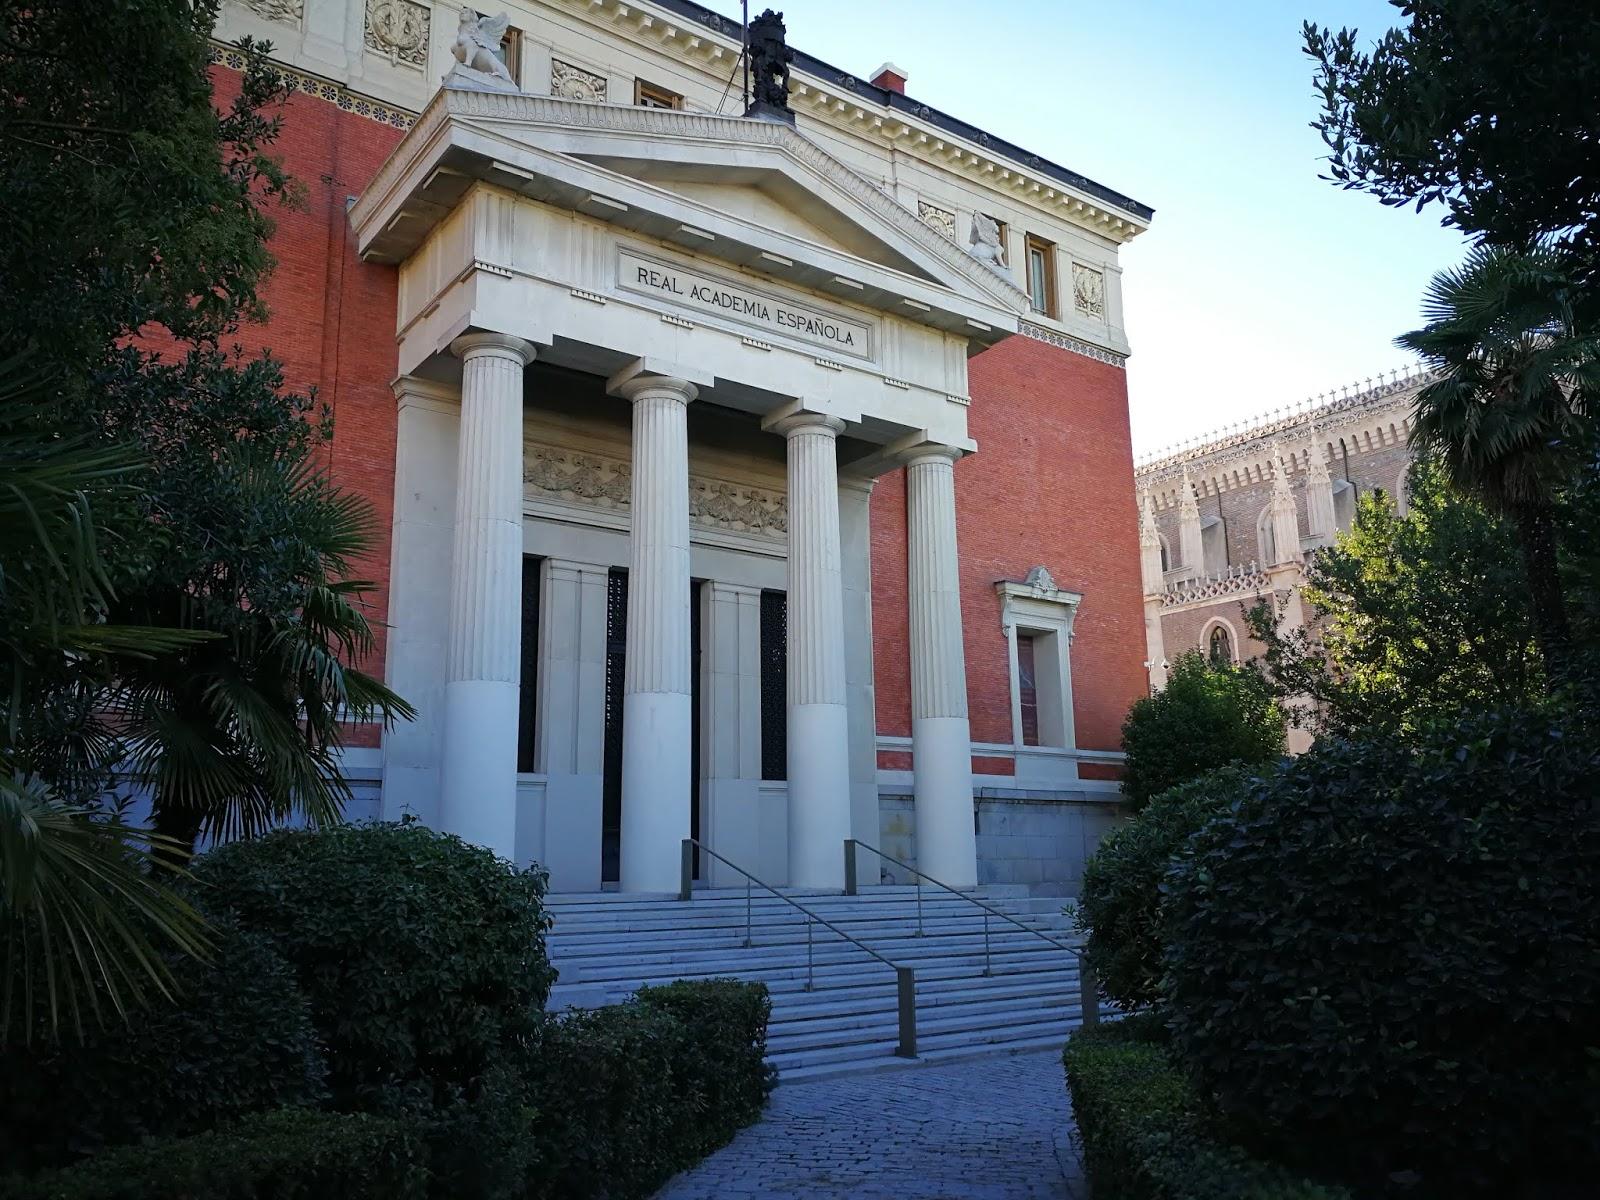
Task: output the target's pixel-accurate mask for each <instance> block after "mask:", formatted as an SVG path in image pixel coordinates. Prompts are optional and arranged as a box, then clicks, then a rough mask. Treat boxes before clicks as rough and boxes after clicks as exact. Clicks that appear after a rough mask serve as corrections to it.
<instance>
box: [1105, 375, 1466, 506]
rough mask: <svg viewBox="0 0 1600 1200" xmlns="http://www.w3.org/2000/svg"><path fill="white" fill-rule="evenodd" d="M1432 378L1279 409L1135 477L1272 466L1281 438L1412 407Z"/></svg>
mask: <svg viewBox="0 0 1600 1200" xmlns="http://www.w3.org/2000/svg"><path fill="white" fill-rule="evenodd" d="M1433 378H1434V377H1433V375H1432V374H1431V373H1430V372H1427V371H1425V370H1422V369H1413V370H1411V371H1408V372H1406V373H1405V374H1401V373H1400V372H1398V371H1397V372H1395V373H1394V378H1393V379H1392V380H1391V381H1390V382H1388V383H1385V382H1383V381H1382V379H1381V377H1380V379H1379V381H1378V383H1377V385H1376V386H1372V380H1370V379H1369V380H1367V381H1366V383H1367V386H1366V387H1364V388H1356V389H1351V388H1345V389H1343V394H1341V395H1338V396H1336V397H1335V398H1334V399H1332V400H1329V401H1323V402H1320V403H1315V404H1302V405H1299V406H1293V407H1291V408H1290V409H1289V410H1284V409H1277V410H1274V412H1272V413H1270V414H1268V415H1267V416H1266V417H1264V418H1262V419H1258V420H1255V421H1248V422H1244V423H1242V424H1241V426H1239V427H1237V428H1232V429H1228V430H1226V431H1225V432H1223V433H1220V434H1213V435H1211V436H1208V437H1203V438H1200V439H1197V440H1196V441H1195V442H1193V443H1191V444H1186V445H1184V446H1182V447H1180V448H1178V449H1176V450H1165V451H1157V452H1156V454H1154V455H1153V456H1150V457H1147V458H1145V459H1144V460H1143V461H1141V462H1139V463H1137V464H1136V466H1135V471H1134V474H1135V476H1136V477H1137V479H1138V481H1139V484H1140V486H1141V487H1154V486H1157V485H1159V484H1162V483H1167V482H1170V481H1172V480H1175V479H1177V478H1178V477H1179V475H1180V474H1181V473H1182V470H1183V467H1184V466H1185V465H1188V466H1190V467H1191V468H1193V469H1195V470H1196V471H1197V472H1202V473H1203V472H1205V471H1214V470H1216V469H1219V468H1221V467H1225V466H1232V465H1234V464H1237V463H1239V462H1241V461H1244V460H1250V461H1252V462H1253V461H1255V460H1257V459H1259V460H1261V461H1267V460H1269V459H1270V457H1271V454H1270V443H1271V441H1272V439H1273V438H1278V439H1280V440H1281V441H1283V442H1284V443H1285V445H1286V446H1287V445H1293V444H1294V443H1295V442H1296V441H1297V440H1299V441H1305V440H1309V439H1310V437H1311V436H1312V431H1313V430H1315V431H1316V432H1318V433H1327V432H1329V430H1331V429H1334V428H1338V427H1341V426H1345V425H1348V424H1349V423H1350V422H1351V420H1352V419H1360V418H1362V417H1365V416H1368V415H1371V414H1373V413H1378V412H1382V411H1385V410H1387V409H1399V408H1404V407H1409V406H1410V404H1411V402H1412V401H1413V400H1414V399H1415V397H1416V393H1417V392H1419V391H1421V390H1422V389H1423V388H1424V387H1426V386H1427V385H1428V384H1429V383H1431V382H1432V381H1433Z"/></svg>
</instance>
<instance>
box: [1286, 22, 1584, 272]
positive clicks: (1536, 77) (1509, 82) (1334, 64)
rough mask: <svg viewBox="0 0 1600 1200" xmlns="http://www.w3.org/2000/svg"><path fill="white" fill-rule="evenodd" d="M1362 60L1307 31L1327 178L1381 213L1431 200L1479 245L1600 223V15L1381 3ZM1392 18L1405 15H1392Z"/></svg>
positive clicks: (1336, 40) (1351, 37) (1329, 35)
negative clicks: (1382, 13)
mask: <svg viewBox="0 0 1600 1200" xmlns="http://www.w3.org/2000/svg"><path fill="white" fill-rule="evenodd" d="M1391 3H1393V5H1394V7H1395V8H1397V9H1399V10H1401V12H1400V14H1396V15H1397V17H1399V19H1398V20H1397V22H1396V25H1397V27H1396V28H1394V29H1392V30H1390V31H1388V32H1386V33H1385V34H1384V35H1383V37H1382V39H1381V40H1380V41H1379V42H1378V44H1377V46H1376V47H1375V49H1373V50H1372V51H1371V52H1367V51H1363V50H1360V49H1358V48H1357V43H1356V33H1355V31H1354V30H1350V29H1346V30H1342V31H1340V32H1339V33H1335V32H1333V31H1332V30H1331V29H1321V28H1318V27H1317V26H1315V25H1313V24H1310V23H1309V22H1308V23H1307V25H1306V27H1305V41H1306V52H1307V53H1308V54H1309V55H1310V56H1311V57H1312V58H1313V59H1315V60H1316V62H1317V64H1318V68H1317V86H1318V90H1319V91H1320V92H1321V93H1322V104H1323V112H1322V115H1321V116H1320V117H1319V118H1318V120H1317V123H1316V126H1317V128H1318V130H1320V132H1321V133H1322V137H1323V140H1324V141H1325V142H1326V143H1327V145H1328V149H1329V150H1330V152H1331V159H1330V161H1331V168H1330V169H1331V174H1332V177H1333V179H1334V180H1335V181H1336V182H1338V183H1340V184H1342V185H1343V186H1345V187H1348V188H1359V189H1361V190H1364V191H1368V192H1372V193H1374V194H1375V195H1377V196H1378V197H1379V198H1380V199H1381V200H1382V201H1383V203H1385V204H1393V205H1403V204H1409V203H1415V204H1416V205H1417V206H1418V207H1419V208H1420V207H1422V206H1423V205H1424V204H1428V203H1433V202H1442V203H1443V204H1444V205H1445V206H1446V207H1447V208H1448V209H1449V213H1450V215H1449V221H1450V223H1452V224H1454V225H1458V226H1459V227H1460V228H1461V229H1463V230H1464V231H1466V232H1467V233H1471V234H1478V235H1481V236H1483V237H1485V238H1486V239H1487V240H1490V241H1499V242H1506V243H1524V242H1527V241H1529V240H1531V239H1532V238H1534V237H1536V236H1537V235H1539V234H1541V233H1559V232H1565V231H1571V232H1573V233H1574V234H1576V238H1575V240H1577V241H1579V242H1580V243H1583V242H1589V243H1590V244H1592V239H1593V236H1594V234H1595V232H1596V229H1595V226H1596V223H1597V219H1600V141H1597V140H1596V138H1595V136H1594V115H1595V113H1596V112H1600V9H1596V8H1595V6H1594V5H1592V4H1568V3H1560V2H1559V0H1558V2H1548V0H1546V2H1541V3H1507V2H1506V0H1391ZM1401 14H1403V16H1402V15H1401Z"/></svg>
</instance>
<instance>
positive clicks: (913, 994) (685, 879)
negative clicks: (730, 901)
mask: <svg viewBox="0 0 1600 1200" xmlns="http://www.w3.org/2000/svg"><path fill="white" fill-rule="evenodd" d="M697 849H698V850H699V851H700V852H701V853H702V854H709V855H710V856H711V857H712V858H714V859H716V860H717V861H718V862H720V863H721V864H722V865H723V866H725V867H731V868H732V869H733V870H735V871H737V872H739V874H741V875H743V876H744V944H745V946H746V947H747V948H748V947H749V946H750V945H752V942H751V921H752V915H751V907H750V885H751V884H754V885H755V886H756V887H759V888H765V889H766V890H767V891H769V892H771V893H772V894H773V895H774V896H776V897H777V898H778V899H779V900H782V901H783V902H784V903H785V904H788V905H790V906H792V907H794V908H797V909H799V910H800V911H801V913H803V914H804V915H805V917H806V918H807V920H806V991H808V992H809V991H811V990H812V988H813V987H814V986H815V984H816V967H815V965H814V961H813V958H812V949H811V925H812V923H813V922H815V923H816V924H818V925H821V926H823V927H824V928H826V929H831V930H832V931H833V932H834V933H836V934H838V935H839V936H840V937H842V938H843V939H844V940H845V941H847V942H849V943H850V944H851V945H853V946H855V947H856V948H857V949H859V950H863V951H865V952H866V953H868V954H870V955H871V956H872V957H873V958H875V959H877V960H878V961H879V962H881V963H882V964H883V965H884V966H886V967H889V968H890V969H891V970H893V971H894V975H895V992H896V996H895V1004H896V1007H897V1009H898V1013H899V1021H900V1029H899V1033H900V1042H899V1045H898V1046H897V1047H896V1048H895V1054H896V1055H897V1056H898V1057H900V1058H915V1057H916V1056H917V975H916V972H915V971H914V970H912V969H911V968H910V967H902V966H901V965H900V964H899V963H895V962H890V961H889V960H888V959H887V958H885V957H884V956H883V955H881V954H879V953H878V952H877V951H876V950H874V949H873V948H872V947H871V946H869V945H867V944H866V943H865V942H863V941H862V940H861V939H860V938H856V937H852V936H851V935H850V934H848V933H846V932H845V931H844V930H842V929H840V928H839V927H838V926H837V925H835V924H833V922H831V921H829V920H827V919H826V918H824V917H820V916H818V915H817V914H816V913H814V912H812V911H811V910H810V909H809V908H807V907H806V906H805V905H804V904H801V903H800V902H799V901H798V900H796V899H795V898H794V897H792V896H785V895H784V894H783V893H782V892H780V891H779V890H778V889H777V888H775V887H773V886H772V885H771V884H770V883H765V882H763V881H762V880H760V879H757V878H756V877H755V876H754V875H752V874H751V873H750V872H749V871H746V870H745V869H744V868H743V867H741V866H740V865H739V864H738V863H736V862H731V861H729V860H728V859H727V858H725V857H724V856H723V855H721V854H718V853H717V852H716V851H715V850H713V849H712V848H711V847H710V846H707V845H704V844H702V843H701V842H698V841H696V840H695V839H694V838H684V839H683V858H682V862H681V866H680V871H679V876H678V899H679V900H692V899H693V898H694V852H695V850H697ZM852 894H853V893H852Z"/></svg>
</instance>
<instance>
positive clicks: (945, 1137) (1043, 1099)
mask: <svg viewBox="0 0 1600 1200" xmlns="http://www.w3.org/2000/svg"><path fill="white" fill-rule="evenodd" d="M1070 1128H1071V1115H1070V1106H1069V1105H1068V1103H1067V1094H1066V1084H1065V1082H1064V1080H1063V1078H1062V1074H1061V1058H1060V1056H1059V1055H1057V1054H1027V1055H1016V1056H1014V1057H996V1058H978V1059H971V1060H968V1061H966V1062H956V1063H950V1064H946V1065H936V1066H928V1067H910V1068H906V1069H904V1070H899V1071H885V1072H881V1073H879V1074H875V1075H865V1076H860V1077H856V1078H849V1077H846V1078H842V1079H831V1080H823V1081H821V1082H818V1083H794V1084H788V1085H780V1086H779V1087H778V1088H777V1090H776V1091H774V1092H773V1093H772V1099H771V1100H770V1101H769V1102H768V1105H767V1111H766V1115H765V1116H763V1117H762V1119H761V1121H760V1122H758V1123H757V1124H755V1125H753V1126H751V1127H750V1128H749V1129H746V1130H743V1131H742V1132H740V1134H739V1135H738V1136H737V1137H736V1138H734V1140H733V1141H732V1142H730V1143H729V1144H728V1145H726V1146H724V1147H723V1148H722V1149H721V1150H718V1151H717V1152H716V1153H715V1154H713V1155H711V1157H709V1158H707V1159H706V1160H705V1161H703V1162H701V1163H700V1164H698V1165H697V1166H695V1167H693V1168H691V1169H690V1170H688V1171H685V1172H684V1173H683V1174H681V1175H679V1176H677V1177H676V1178H674V1179H672V1180H671V1181H669V1182H668V1183H667V1186H666V1187H664V1188H663V1189H662V1190H661V1191H660V1192H658V1193H657V1194H656V1200H746V1198H755V1197H760V1198H761V1200H846V1198H848V1200H1088V1188H1087V1187H1086V1186H1085V1185H1084V1183H1083V1180H1082V1177H1081V1175H1080V1173H1079V1170H1078V1164H1077V1155H1076V1152H1075V1150H1074V1149H1073V1147H1072V1145H1071V1143H1070V1141H1069V1140H1068V1134H1069V1131H1070Z"/></svg>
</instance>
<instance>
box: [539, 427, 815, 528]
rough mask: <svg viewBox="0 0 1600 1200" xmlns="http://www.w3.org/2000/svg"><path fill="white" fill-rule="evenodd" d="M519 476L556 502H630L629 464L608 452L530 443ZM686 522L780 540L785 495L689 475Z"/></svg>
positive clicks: (624, 507) (622, 507)
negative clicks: (592, 451) (558, 447)
mask: <svg viewBox="0 0 1600 1200" xmlns="http://www.w3.org/2000/svg"><path fill="white" fill-rule="evenodd" d="M522 480H523V484H524V487H525V490H526V494H527V495H529V496H531V497H534V498H537V499H541V500H548V501H554V502H556V503H560V504H574V505H580V506H582V507H585V508H593V509H601V510H606V511H611V512H627V511H628V507H629V505H630V504H631V503H632V501H633V471H632V468H631V466H630V465H629V464H628V463H627V462H626V461H625V460H623V459H620V458H613V457H610V456H609V455H603V454H592V453H584V452H581V451H573V450H562V449H557V448H555V447H550V446H540V445H536V444H532V443H530V444H529V445H528V447H527V449H526V451H525V453H524V456H523V471H522ZM689 523H690V524H691V525H695V526H698V527H700V528H702V529H709V530H716V531H718V532H722V533H733V534H742V535H745V536H747V537H757V538H765V539H768V540H772V541H778V542H781V541H783V540H785V539H786V538H787V537H788V535H789V498H788V497H787V496H786V495H785V494H784V493H783V492H782V491H779V490H776V489H772V488H761V487H753V486H750V485H749V484H743V483H736V482H733V481H731V480H726V479H715V478H711V477H708V476H702V475H691V476H690V477H689Z"/></svg>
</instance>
